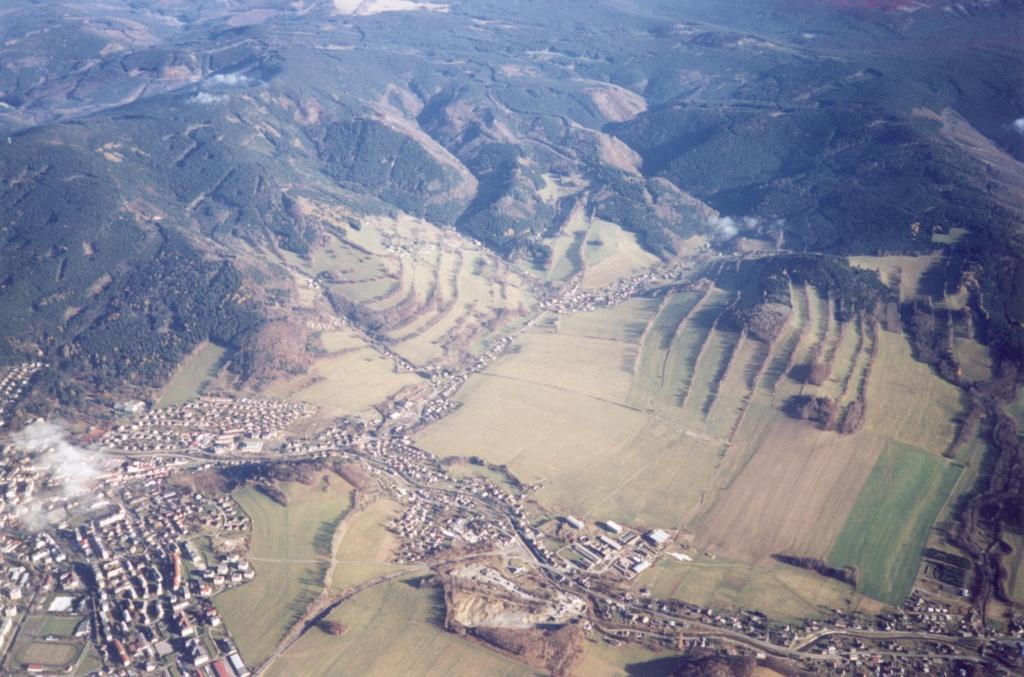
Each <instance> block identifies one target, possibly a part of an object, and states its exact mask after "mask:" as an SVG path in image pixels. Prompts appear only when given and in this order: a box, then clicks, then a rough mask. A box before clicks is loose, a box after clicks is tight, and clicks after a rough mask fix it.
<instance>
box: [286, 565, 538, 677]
mask: <svg viewBox="0 0 1024 677" xmlns="http://www.w3.org/2000/svg"><path fill="white" fill-rule="evenodd" d="M413 579H414V577H412V578H405V579H396V580H392V581H389V582H386V583H382V584H380V585H376V586H374V587H371V588H369V589H367V590H364V591H362V592H360V593H359V594H358V595H356V596H355V597H354V598H352V599H350V600H348V601H346V602H344V603H343V604H342V605H341V606H339V607H338V608H337V609H336V610H335V611H333V612H332V613H331V615H330V617H329V618H330V620H334V621H338V622H341V623H344V624H345V625H346V626H348V628H349V629H348V631H347V632H346V633H345V634H344V635H342V636H331V635H328V634H327V633H325V632H322V631H320V630H318V629H314V630H312V631H310V632H309V633H307V634H306V635H305V636H303V637H302V639H300V640H299V641H298V642H297V643H296V644H295V645H294V646H292V647H291V648H289V649H288V650H287V651H286V652H285V653H284V654H283V655H282V656H281V658H280V659H279V660H278V661H277V662H276V663H275V664H274V665H273V666H272V667H271V669H270V671H269V673H268V674H269V675H271V676H276V675H313V674H320V675H330V674H352V675H366V676H367V677H373V676H378V675H379V676H380V677H391V676H392V675H408V676H409V677H413V676H419V675H424V676H426V675H437V676H441V675H449V674H455V673H458V674H475V675H494V676H495V677H518V676H520V675H523V676H525V675H533V674H535V673H534V671H532V670H530V669H529V668H527V667H524V666H523V665H520V664H519V663H517V662H515V661H513V660H511V659H509V658H506V657H505V656H502V655H501V654H498V653H496V652H493V651H490V650H488V649H487V648H485V647H483V646H481V645H478V644H474V643H471V642H469V641H467V640H464V639H460V638H459V637H457V636H455V635H452V634H450V633H448V632H446V631H445V630H444V627H443V621H444V598H443V596H442V593H441V590H440V588H435V587H423V588H421V587H417V586H416V585H415V583H414V582H413Z"/></svg>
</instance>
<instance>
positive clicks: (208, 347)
mask: <svg viewBox="0 0 1024 677" xmlns="http://www.w3.org/2000/svg"><path fill="white" fill-rule="evenodd" d="M226 352H227V351H226V350H225V349H224V348H222V347H221V346H218V345H216V344H214V343H210V342H209V341H204V342H203V343H201V344H200V345H199V346H198V347H197V348H196V349H195V350H193V351H192V353H191V354H190V355H189V356H188V357H187V358H185V360H184V361H183V362H182V363H181V364H180V365H179V366H178V368H177V369H176V370H175V372H174V375H173V376H172V377H171V380H170V381H168V383H167V385H166V386H165V387H164V389H163V392H161V393H160V397H159V399H157V402H156V406H157V407H173V406H177V405H179V404H184V403H185V402H188V401H189V400H190V399H192V398H194V397H195V396H197V395H198V394H199V393H200V391H201V390H202V388H203V386H204V385H206V384H207V383H208V382H209V381H210V380H211V379H213V378H214V377H216V376H217V372H219V371H220V367H221V365H222V364H223V360H224V354H225V353H226Z"/></svg>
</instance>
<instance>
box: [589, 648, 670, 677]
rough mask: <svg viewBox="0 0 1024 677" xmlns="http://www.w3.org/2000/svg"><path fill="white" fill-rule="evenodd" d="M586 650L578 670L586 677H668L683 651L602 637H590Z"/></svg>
mask: <svg viewBox="0 0 1024 677" xmlns="http://www.w3.org/2000/svg"><path fill="white" fill-rule="evenodd" d="M584 648H585V650H586V653H585V654H584V655H583V658H581V659H580V662H579V663H577V664H576V669H575V670H574V673H575V674H576V675H580V677H583V676H584V675H585V676H586V677H627V676H628V677H668V675H671V674H672V673H673V670H674V669H675V667H676V665H677V663H678V657H679V653H678V652H675V651H651V650H650V649H646V648H644V647H642V646H637V645H636V644H623V645H622V646H611V645H610V644H608V643H607V642H603V641H600V640H594V641H588V642H587V643H586V644H585V645H584Z"/></svg>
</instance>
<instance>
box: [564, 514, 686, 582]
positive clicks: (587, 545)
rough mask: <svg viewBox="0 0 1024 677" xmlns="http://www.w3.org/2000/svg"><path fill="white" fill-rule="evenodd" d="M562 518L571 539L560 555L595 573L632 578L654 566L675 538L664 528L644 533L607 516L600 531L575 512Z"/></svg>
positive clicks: (575, 564)
mask: <svg viewBox="0 0 1024 677" xmlns="http://www.w3.org/2000/svg"><path fill="white" fill-rule="evenodd" d="M562 520H563V523H564V524H565V525H566V526H567V527H569V528H568V529H564V528H563V529H560V530H559V532H558V533H559V534H560V537H561V540H562V541H564V542H566V543H567V545H565V546H564V547H563V548H561V549H560V550H559V551H558V553H557V554H558V556H559V557H560V558H561V559H562V560H563V561H564V562H565V563H566V564H567V565H568V566H571V567H574V568H576V569H579V570H581V571H584V572H587V573H591V574H605V575H608V574H610V575H612V576H617V577H621V578H623V579H625V580H632V579H634V578H636V577H637V576H638V575H639V574H641V573H643V572H644V571H646V570H647V569H649V568H651V566H652V564H653V563H654V562H655V561H656V560H657V559H658V557H660V556H661V555H662V553H663V552H664V549H665V547H666V546H667V545H668V544H669V543H670V542H671V541H672V536H671V535H670V534H669V533H668V532H666V531H664V530H662V529H651V530H648V531H646V532H644V533H642V534H641V533H640V532H638V531H634V530H632V529H628V528H626V527H623V526H622V525H620V524H618V523H616V522H614V521H612V520H606V521H604V522H599V523H598V527H599V528H600V531H603V532H604V533H599V532H591V531H588V530H587V525H586V524H585V523H584V522H582V521H581V520H578V519H576V518H575V517H573V516H572V515H567V516H565V517H564V518H562ZM682 557H687V559H689V557H688V556H685V555H682Z"/></svg>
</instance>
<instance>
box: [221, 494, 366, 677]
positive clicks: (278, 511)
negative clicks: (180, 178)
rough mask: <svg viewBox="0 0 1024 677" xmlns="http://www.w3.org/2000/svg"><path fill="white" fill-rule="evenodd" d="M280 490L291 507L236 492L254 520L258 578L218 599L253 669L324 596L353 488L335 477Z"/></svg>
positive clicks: (253, 546)
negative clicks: (321, 594)
mask: <svg viewBox="0 0 1024 677" xmlns="http://www.w3.org/2000/svg"><path fill="white" fill-rule="evenodd" d="M279 488H280V489H281V490H282V491H284V492H285V494H286V495H287V496H288V506H287V507H284V506H282V505H280V504H278V503H276V502H274V501H272V500H271V499H270V498H268V497H266V496H265V495H263V494H261V493H260V492H258V491H256V490H255V489H253V488H252V487H243V488H241V489H239V490H237V491H235V492H234V493H233V494H232V495H233V496H234V498H235V500H236V501H238V504H239V505H240V506H241V508H242V509H243V510H244V511H245V512H246V514H247V515H249V518H250V519H251V520H252V535H251V537H250V544H249V553H250V559H251V561H252V565H253V569H254V570H255V572H256V577H255V578H254V579H253V580H252V581H250V582H249V583H247V584H245V585H243V586H241V587H238V588H234V589H232V590H228V591H226V592H224V593H222V594H220V595H217V597H216V598H215V603H216V605H217V608H218V609H219V610H220V613H221V615H222V616H223V618H224V622H225V624H226V625H227V627H228V628H229V629H230V630H231V633H232V635H233V636H234V638H235V642H236V643H237V645H238V649H239V651H240V652H241V653H242V656H243V657H244V658H245V661H246V663H248V664H249V665H255V664H257V663H259V662H260V661H262V660H263V659H264V658H266V657H267V656H268V655H269V654H270V653H271V651H273V649H274V645H275V644H276V643H277V641H278V640H279V639H280V638H281V637H282V636H283V635H284V633H285V632H286V631H287V629H288V627H289V626H290V625H291V623H293V622H294V621H295V619H296V618H298V617H299V616H301V614H302V613H303V611H304V610H305V608H306V605H307V604H308V603H309V601H310V600H311V599H313V598H314V597H315V596H316V595H317V594H318V593H319V592H320V590H321V588H322V584H323V575H324V571H325V569H326V567H327V560H328V559H329V557H330V554H331V553H330V546H331V538H332V536H333V534H334V530H335V527H336V526H337V525H338V523H339V522H340V520H341V518H342V517H343V515H344V513H345V512H346V511H347V510H348V509H349V508H350V507H351V492H352V487H351V485H349V484H348V483H347V482H345V481H344V480H342V479H341V478H339V477H338V476H336V475H334V474H328V475H327V480H326V482H324V481H322V480H318V481H317V482H316V483H314V485H313V486H306V485H303V484H299V483H297V482H284V483H281V484H280V485H279ZM254 609H258V610H259V613H254V612H253V610H254Z"/></svg>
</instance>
